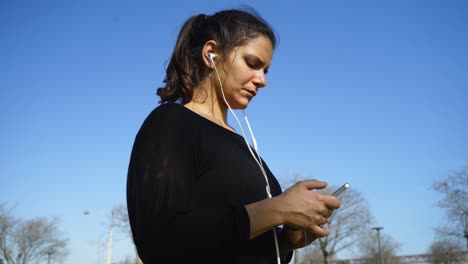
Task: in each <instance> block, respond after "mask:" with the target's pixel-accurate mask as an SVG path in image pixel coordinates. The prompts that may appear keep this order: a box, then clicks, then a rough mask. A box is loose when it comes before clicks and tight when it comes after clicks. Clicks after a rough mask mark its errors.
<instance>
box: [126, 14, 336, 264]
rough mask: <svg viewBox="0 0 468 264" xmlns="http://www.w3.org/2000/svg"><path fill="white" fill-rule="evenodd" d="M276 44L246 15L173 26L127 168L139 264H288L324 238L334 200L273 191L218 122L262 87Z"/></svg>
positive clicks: (269, 178) (246, 147) (246, 150)
mask: <svg viewBox="0 0 468 264" xmlns="http://www.w3.org/2000/svg"><path fill="white" fill-rule="evenodd" d="M275 46H276V36H275V34H274V32H273V30H272V29H271V27H270V26H269V25H268V24H267V23H266V22H265V21H264V20H262V19H261V18H260V17H259V16H258V15H255V14H254V13H252V12H247V11H242V10H224V11H220V12H217V13H215V14H214V15H212V16H207V15H203V14H201V15H198V16H193V17H191V18H190V19H188V20H187V21H186V22H185V24H184V25H183V26H182V28H181V30H180V33H179V36H178V39H177V43H176V46H175V49H174V51H173V54H172V57H171V60H170V63H169V65H168V67H167V72H166V78H165V80H164V82H165V86H164V87H162V88H159V89H158V92H157V94H158V95H159V96H160V98H161V102H160V103H161V104H160V105H159V106H158V107H157V108H156V109H154V110H153V111H152V112H151V113H150V115H149V116H148V117H147V118H146V120H145V121H144V123H143V124H142V126H141V128H140V130H139V132H138V134H137V136H136V138H135V143H134V146H133V150H132V154H131V159H130V164H129V170H128V180H127V205H128V213H129V217H130V224H131V228H132V233H133V238H134V242H135V245H136V247H137V250H138V254H139V256H140V258H141V259H142V261H143V263H145V264H151V263H187V262H188V261H194V262H196V263H198V262H202V263H280V262H283V263H287V262H289V260H290V259H291V255H292V253H291V252H292V251H293V250H294V249H296V248H300V247H304V246H306V245H308V244H309V243H311V242H312V241H313V240H314V239H316V238H318V237H323V236H327V235H328V234H329V230H328V229H327V227H325V226H324V225H325V224H327V222H328V217H329V212H330V210H333V209H336V208H338V207H339V206H340V202H339V200H337V199H336V198H334V197H332V196H329V195H323V194H319V193H318V192H313V191H311V190H313V189H322V188H324V187H325V186H326V183H324V182H319V181H315V180H309V181H303V182H299V183H296V184H295V185H294V186H292V187H291V188H289V189H288V190H286V191H285V192H284V193H282V192H281V188H280V185H279V184H278V182H277V180H276V179H275V177H274V176H273V174H272V173H271V171H270V170H269V169H268V167H267V166H266V164H265V163H264V161H263V160H262V159H261V158H260V156H259V155H258V153H257V152H256V143H255V141H253V146H250V144H248V141H247V140H246V137H245V135H244V131H243V129H242V125H241V124H240V123H239V125H240V127H241V129H242V130H241V132H242V135H240V134H238V133H237V132H236V131H235V130H234V129H233V128H232V127H231V126H229V125H228V122H227V116H228V109H229V110H230V111H232V109H240V110H244V109H246V108H247V106H248V105H249V103H250V101H251V100H252V98H253V97H255V96H256V94H257V93H258V92H259V89H260V88H262V87H265V86H266V84H267V81H266V73H267V71H268V68H269V67H270V64H271V61H272V57H273V51H274V49H275ZM232 113H233V115H234V116H235V117H236V119H237V116H236V115H235V113H234V112H232ZM249 130H250V126H249ZM252 136H253V133H252ZM280 227H281V228H280Z"/></svg>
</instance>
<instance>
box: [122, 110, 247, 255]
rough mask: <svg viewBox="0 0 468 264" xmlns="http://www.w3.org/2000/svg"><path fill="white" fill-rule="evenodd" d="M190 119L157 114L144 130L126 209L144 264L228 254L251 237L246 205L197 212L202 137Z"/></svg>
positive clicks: (131, 170) (132, 160) (132, 167)
mask: <svg viewBox="0 0 468 264" xmlns="http://www.w3.org/2000/svg"><path fill="white" fill-rule="evenodd" d="M187 124H190V122H185V121H184V119H183V118H182V117H180V116H177V113H176V114H171V115H163V114H160V113H158V112H156V113H155V112H153V113H152V114H150V116H149V117H148V118H147V119H146V120H145V122H144V123H143V125H142V127H141V128H140V130H139V132H138V134H137V136H136V138H135V142H134V145H133V149H132V153H131V157H130V163H129V168H128V175H127V207H128V213H129V219H130V225H131V230H132V235H133V239H134V242H135V245H136V247H137V250H138V254H139V256H140V258H141V259H142V260H143V262H144V263H146V262H145V260H146V261H153V260H155V259H158V260H159V261H164V260H166V259H169V258H171V257H172V258H173V257H174V256H178V257H179V258H180V257H182V256H187V257H188V256H190V258H191V259H194V258H195V259H197V256H198V257H200V258H201V257H203V256H208V255H209V254H210V255H212V254H213V252H215V253H220V254H223V255H224V254H229V253H232V251H235V250H236V248H239V247H240V246H241V244H242V243H247V242H246V241H248V239H249V232H250V231H249V230H250V225H249V219H248V214H247V211H246V209H245V208H244V207H243V206H240V207H229V206H227V207H226V208H203V209H197V210H196V211H194V210H193V209H192V208H191V207H190V198H191V193H192V190H193V189H192V188H193V186H194V185H195V184H194V182H195V180H196V178H197V176H198V175H197V168H198V164H197V144H198V142H197V138H196V133H194V128H193V127H192V128H188V127H186V126H187Z"/></svg>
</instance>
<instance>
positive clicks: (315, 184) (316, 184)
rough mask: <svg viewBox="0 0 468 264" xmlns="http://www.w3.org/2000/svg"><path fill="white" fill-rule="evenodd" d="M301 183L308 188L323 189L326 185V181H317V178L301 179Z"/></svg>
mask: <svg viewBox="0 0 468 264" xmlns="http://www.w3.org/2000/svg"><path fill="white" fill-rule="evenodd" d="M302 184H303V185H305V186H306V188H307V189H308V190H313V189H323V188H325V187H327V183H326V182H322V181H317V180H306V181H302Z"/></svg>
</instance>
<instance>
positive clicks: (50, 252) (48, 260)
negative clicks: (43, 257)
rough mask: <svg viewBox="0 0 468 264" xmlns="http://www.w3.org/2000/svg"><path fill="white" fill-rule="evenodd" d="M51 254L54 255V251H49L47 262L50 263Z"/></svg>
mask: <svg viewBox="0 0 468 264" xmlns="http://www.w3.org/2000/svg"><path fill="white" fill-rule="evenodd" d="M50 255H52V251H50V250H49V251H47V264H50Z"/></svg>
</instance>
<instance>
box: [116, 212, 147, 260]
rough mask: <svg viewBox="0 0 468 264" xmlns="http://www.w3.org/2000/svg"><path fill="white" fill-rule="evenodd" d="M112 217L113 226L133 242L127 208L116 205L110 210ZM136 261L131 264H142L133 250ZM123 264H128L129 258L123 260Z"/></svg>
mask: <svg viewBox="0 0 468 264" xmlns="http://www.w3.org/2000/svg"><path fill="white" fill-rule="evenodd" d="M112 216H113V217H114V225H115V226H116V227H117V228H119V229H120V231H122V232H123V233H125V234H127V235H128V236H129V237H130V239H131V240H132V241H133V236H132V230H131V229H130V221H129V219H128V210H127V206H125V205H124V204H118V205H116V206H114V207H113V208H112ZM135 255H136V259H135V261H133V262H132V263H135V264H142V263H143V262H142V261H141V260H140V258H139V257H138V252H137V251H136V248H135ZM124 261H125V263H130V262H129V261H130V260H129V257H127V258H126V259H125V260H124Z"/></svg>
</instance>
